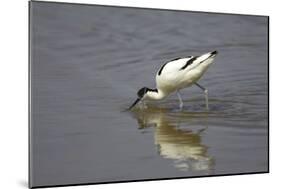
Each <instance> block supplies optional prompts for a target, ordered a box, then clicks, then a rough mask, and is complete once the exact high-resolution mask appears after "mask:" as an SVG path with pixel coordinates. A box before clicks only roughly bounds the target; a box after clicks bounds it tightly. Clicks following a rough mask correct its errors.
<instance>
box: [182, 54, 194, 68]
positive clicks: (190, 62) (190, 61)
mask: <svg viewBox="0 0 281 189" xmlns="http://www.w3.org/2000/svg"><path fill="white" fill-rule="evenodd" d="M197 58H198V56H195V57H193V58H191V59H189V60H188V61H187V62H186V63H185V65H184V66H183V67H182V68H181V69H180V70H184V69H185V68H186V67H187V66H189V65H190V64H192V63H193V62H194V61H195V60H196V59H197Z"/></svg>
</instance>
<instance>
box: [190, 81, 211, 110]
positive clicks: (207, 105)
mask: <svg viewBox="0 0 281 189" xmlns="http://www.w3.org/2000/svg"><path fill="white" fill-rule="evenodd" d="M194 84H195V85H196V86H197V87H199V88H200V89H202V90H203V91H204V93H205V101H206V109H207V110H209V97H208V90H207V89H206V88H205V87H203V86H201V85H199V84H198V83H194Z"/></svg>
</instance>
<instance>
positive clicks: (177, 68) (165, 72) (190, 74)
mask: <svg viewBox="0 0 281 189" xmlns="http://www.w3.org/2000/svg"><path fill="white" fill-rule="evenodd" d="M216 54H217V51H213V52H209V53H206V54H203V55H201V56H189V57H185V58H177V59H174V60H171V61H169V62H167V63H165V64H164V65H162V67H161V68H160V69H159V70H158V72H157V74H156V87H157V88H156V89H150V88H147V87H144V88H142V89H140V90H139V92H138V96H139V98H138V100H137V101H136V102H135V103H134V104H133V105H132V106H131V107H133V106H134V105H135V104H136V103H137V102H138V101H139V100H161V99H163V98H165V97H167V96H168V95H170V94H171V93H173V92H177V94H178V97H179V100H180V107H182V105H183V102H182V100H181V97H180V94H179V90H181V89H183V88H186V87H189V86H191V85H192V84H196V85H197V86H198V87H200V88H201V89H202V90H204V92H205V96H206V95H207V89H205V88H204V87H202V86H201V85H199V84H198V83H196V82H197V81H198V80H199V79H200V78H201V77H202V75H203V74H204V73H205V72H206V71H207V69H208V67H209V66H210V65H211V64H212V63H213V61H214V58H215V56H216ZM206 102H208V97H207V96H206ZM206 105H207V103H206ZM131 107H130V108H131ZM207 107H208V105H207Z"/></svg>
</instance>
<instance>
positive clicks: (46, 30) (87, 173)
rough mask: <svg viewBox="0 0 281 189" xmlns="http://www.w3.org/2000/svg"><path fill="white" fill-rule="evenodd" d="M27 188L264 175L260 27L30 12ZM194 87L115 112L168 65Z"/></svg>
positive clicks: (48, 8) (248, 20) (52, 7)
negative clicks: (198, 58)
mask: <svg viewBox="0 0 281 189" xmlns="http://www.w3.org/2000/svg"><path fill="white" fill-rule="evenodd" d="M31 23H32V25H31V85H32V89H31V95H32V98H31V103H32V105H31V116H32V119H31V124H32V126H31V137H32V140H31V142H32V145H31V152H32V153H31V160H32V162H31V176H32V180H31V181H32V182H31V183H32V185H33V186H41V185H60V184H75V183H95V182H108V181H124V180H142V179H154V178H170V177H189V176H203V175H218V174H235V173H250V172H265V171H267V170H268V112H267V111H268V75H267V74H268V73H267V71H268V62H267V56H268V49H267V42H268V41H267V40H268V39H267V32H268V30H267V18H266V17H260V16H241V15H226V14H208V13H194V12H174V11H156V10H147V9H128V8H116V7H102V6H77V5H76V6H75V5H71V4H54V3H39V2H32V7H31ZM212 50H218V52H219V55H218V56H217V57H216V59H215V62H214V64H213V65H212V66H211V67H210V68H209V70H208V71H207V72H206V73H205V75H204V77H202V78H201V79H200V81H199V83H200V84H201V85H203V86H205V87H207V88H208V90H209V98H210V99H209V103H210V104H209V106H210V109H209V111H207V110H206V108H205V101H204V94H203V93H202V91H201V90H200V89H199V88H197V87H196V86H192V87H190V88H187V89H184V90H183V91H182V92H181V94H182V97H183V99H184V108H183V110H182V111H180V110H179V108H178V100H177V97H176V95H171V96H170V97H169V98H167V99H165V100H163V101H160V102H151V103H148V104H147V108H145V109H142V108H140V107H137V108H136V109H134V110H133V111H130V112H126V111H124V110H125V109H126V108H127V107H128V106H129V105H130V104H131V103H132V102H133V101H134V100H135V98H136V92H137V90H138V89H139V88H141V87H143V86H147V87H150V88H153V87H154V86H155V78H154V77H155V74H156V72H157V70H158V68H159V67H160V66H161V65H162V64H163V63H165V62H166V61H168V60H170V59H173V58H175V57H181V56H188V55H200V54H201V53H205V52H209V51H212Z"/></svg>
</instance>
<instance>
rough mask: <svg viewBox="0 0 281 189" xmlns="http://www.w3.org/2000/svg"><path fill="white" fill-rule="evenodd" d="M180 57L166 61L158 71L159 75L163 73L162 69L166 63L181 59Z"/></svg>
mask: <svg viewBox="0 0 281 189" xmlns="http://www.w3.org/2000/svg"><path fill="white" fill-rule="evenodd" d="M179 59H181V57H178V58H174V59H172V60H169V61H168V62H166V63H165V64H163V65H162V67H161V68H160V70H159V71H158V75H161V73H162V70H163V68H164V67H165V66H166V64H168V63H169V62H173V61H175V60H179Z"/></svg>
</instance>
